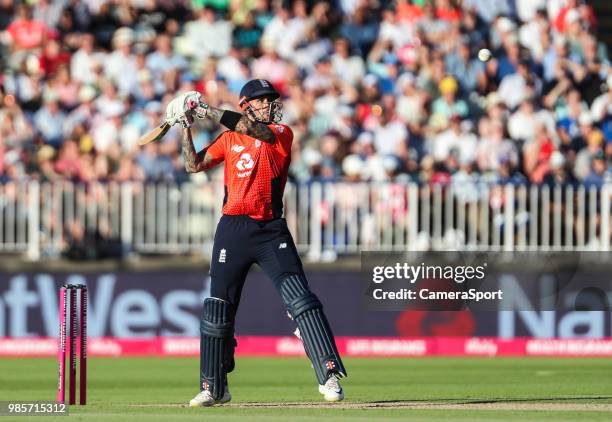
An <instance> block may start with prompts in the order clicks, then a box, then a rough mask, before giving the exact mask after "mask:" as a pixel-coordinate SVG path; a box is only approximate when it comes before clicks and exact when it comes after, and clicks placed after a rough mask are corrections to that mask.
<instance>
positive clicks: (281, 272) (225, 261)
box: [210, 215, 306, 310]
mask: <svg viewBox="0 0 612 422" xmlns="http://www.w3.org/2000/svg"><path fill="white" fill-rule="evenodd" d="M253 264H258V265H259V266H260V267H261V269H262V270H263V271H264V272H265V273H266V274H267V275H268V277H270V279H271V280H272V282H273V283H274V286H275V287H276V289H277V291H278V290H279V286H280V282H281V281H282V280H283V276H285V275H287V274H301V275H302V276H304V279H306V277H305V275H304V270H303V268H302V261H301V260H300V257H299V255H298V253H297V249H296V247H295V244H294V242H293V237H292V236H291V233H290V232H289V229H288V227H287V222H286V220H285V219H284V218H278V219H274V220H268V221H258V220H254V219H252V218H251V217H248V216H245V215H223V216H222V217H221V219H220V220H219V224H218V225H217V230H216V232H215V240H214V245H213V253H212V260H211V264H210V276H211V286H210V295H211V296H212V297H217V298H219V299H223V300H226V301H228V302H230V303H231V304H232V305H234V309H235V310H237V309H238V305H239V303H240V294H241V293H242V288H243V286H244V282H245V279H246V276H247V273H248V272H249V269H250V268H251V266H252V265H253Z"/></svg>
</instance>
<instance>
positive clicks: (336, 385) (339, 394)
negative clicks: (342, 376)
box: [319, 374, 344, 401]
mask: <svg viewBox="0 0 612 422" xmlns="http://www.w3.org/2000/svg"><path fill="white" fill-rule="evenodd" d="M319 393H321V394H323V398H324V399H325V400H327V401H340V400H344V391H343V390H342V386H341V385H340V381H338V376H337V375H336V374H332V375H330V376H329V378H328V379H327V382H326V383H325V385H319Z"/></svg>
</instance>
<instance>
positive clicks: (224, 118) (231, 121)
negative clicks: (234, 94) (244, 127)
mask: <svg viewBox="0 0 612 422" xmlns="http://www.w3.org/2000/svg"><path fill="white" fill-rule="evenodd" d="M241 118H242V114H240V113H236V112H235V111H229V110H225V111H224V112H223V114H222V115H221V119H220V120H219V122H220V123H221V124H222V125H223V126H225V127H226V128H228V129H229V130H235V129H236V125H238V122H239V121H240V119H241Z"/></svg>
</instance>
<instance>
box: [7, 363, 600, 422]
mask: <svg viewBox="0 0 612 422" xmlns="http://www.w3.org/2000/svg"><path fill="white" fill-rule="evenodd" d="M346 366H347V369H348V371H349V374H350V377H349V378H348V379H346V380H345V382H344V387H345V393H346V400H345V401H344V402H342V403H340V404H327V403H324V402H322V401H321V397H320V395H319V393H318V391H317V388H316V382H315V381H314V374H313V372H312V369H311V368H310V367H309V365H307V362H306V360H305V359H301V358H240V359H238V361H237V367H236V371H235V372H234V373H232V374H231V375H230V389H231V392H232V395H233V397H234V399H233V401H232V402H231V404H230V405H224V406H219V407H214V408H197V409H192V408H189V407H186V403H187V402H188V401H189V399H191V398H192V397H193V396H194V394H195V393H196V392H197V391H196V390H197V382H198V381H197V378H198V361H197V359H195V358H129V359H128V358H121V359H114V358H92V359H90V360H89V371H88V377H89V385H88V398H89V404H88V405H87V406H85V407H80V406H73V407H71V409H70V413H71V415H70V420H83V421H102V420H104V421H127V420H129V421H146V422H155V421H179V420H180V421H196V420H197V421H203V420H206V421H209V420H223V421H228V420H237V419H242V420H248V421H258V420H259V421H269V420H277V421H285V420H303V421H315V420H316V421H336V420H355V419H361V420H369V421H384V420H414V421H432V420H444V421H468V420H504V421H506V420H517V421H519V420H520V421H526V420H547V421H578V420H580V421H595V420H612V362H611V361H610V360H608V359H546V358H518V359H509V358H492V359H487V358H456V359H450V358H415V359H372V358H369V359H368V358H366V359H355V358H353V359H346ZM56 385H57V363H56V361H55V359H19V358H15V359H6V358H5V359H1V360H0V400H21V401H26V400H53V399H54V398H55V394H56ZM26 419H29V418H23V417H21V418H9V417H0V422H4V421H8V420H17V421H24V420H26ZM36 420H38V419H36ZM40 420H41V421H42V420H58V421H65V420H66V419H65V418H63V417H45V418H43V419H40Z"/></svg>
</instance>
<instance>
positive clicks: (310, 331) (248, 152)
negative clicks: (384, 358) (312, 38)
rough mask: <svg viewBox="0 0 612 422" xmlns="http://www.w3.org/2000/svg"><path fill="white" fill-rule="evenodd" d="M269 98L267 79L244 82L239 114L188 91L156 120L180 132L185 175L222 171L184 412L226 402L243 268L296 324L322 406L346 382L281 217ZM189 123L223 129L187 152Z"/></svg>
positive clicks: (285, 144)
mask: <svg viewBox="0 0 612 422" xmlns="http://www.w3.org/2000/svg"><path fill="white" fill-rule="evenodd" d="M279 97H280V94H279V93H278V92H277V91H276V90H275V89H274V87H273V86H272V84H271V83H270V82H269V81H267V80H264V79H254V80H251V81H249V82H248V83H246V84H245V85H244V87H243V88H242V90H241V91H240V100H239V104H238V105H239V107H240V109H241V110H242V113H237V112H234V111H230V110H220V109H217V108H215V107H212V106H209V105H208V104H206V102H205V101H204V100H203V99H202V97H201V96H200V93H198V92H195V91H190V92H187V93H184V94H182V95H179V96H178V97H176V98H174V99H173V100H172V101H171V102H170V103H169V104H168V106H167V108H166V121H167V122H168V123H169V124H171V125H174V124H176V123H180V124H181V125H182V126H183V128H184V130H183V139H182V149H183V156H184V159H185V168H186V170H187V171H188V172H190V173H197V172H200V171H206V170H208V169H210V168H212V167H215V166H216V165H218V164H219V163H221V162H222V161H223V162H224V164H225V168H224V179H225V181H224V185H225V197H224V199H223V216H222V217H221V219H220V221H219V224H218V225H217V230H216V233H215V240H214V245H213V252H212V259H211V267H210V277H211V287H210V296H211V297H209V298H207V299H206V300H204V305H203V309H202V319H201V324H200V333H201V334H200V335H201V339H200V385H199V386H200V392H199V393H198V394H197V395H196V396H195V397H194V398H193V399H192V400H191V401H190V402H189V404H190V406H211V405H214V404H218V403H226V402H228V401H230V400H231V395H230V392H229V388H228V383H227V374H228V373H229V372H231V371H232V370H233V369H234V349H235V347H236V340H235V338H234V321H235V315H236V310H237V309H238V305H239V303H240V294H241V292H242V287H243V286H244V282H245V279H246V276H247V273H248V272H249V269H250V268H251V265H253V263H257V264H258V265H259V266H260V267H261V268H262V269H263V271H264V272H265V273H266V274H267V275H268V276H269V277H270V279H271V280H272V281H273V283H274V286H275V288H276V290H277V291H278V292H279V294H280V296H281V299H282V300H283V302H284V304H285V306H286V307H287V311H288V313H289V315H290V317H291V318H292V319H293V320H294V321H295V322H296V323H297V326H298V331H296V333H298V335H299V336H300V337H301V339H302V341H303V344H304V349H305V351H306V354H307V355H308V358H309V359H310V361H311V362H312V366H313V367H314V370H315V374H316V377H317V380H318V383H319V392H320V393H321V394H323V397H324V398H325V400H327V401H340V400H342V399H343V398H344V393H343V390H342V387H341V385H340V383H339V378H341V377H345V376H346V370H345V369H344V365H343V363H342V360H341V359H340V355H339V354H338V349H337V347H336V343H335V340H334V336H333V334H332V331H331V329H330V326H329V323H328V321H327V318H326V317H325V314H324V313H323V306H322V305H321V302H320V301H319V299H318V298H317V296H316V295H315V294H314V293H312V292H311V291H310V288H309V287H308V282H307V280H306V276H305V274H304V269H303V268H302V262H301V260H300V257H299V255H298V253H297V250H296V247H295V244H294V242H293V238H292V236H291V233H290V232H289V229H288V228H287V222H286V221H285V219H284V218H283V217H282V215H283V202H282V200H283V192H284V189H285V183H286V182H287V173H288V169H289V163H290V161H291V144H292V142H293V133H292V131H291V129H290V128H289V127H288V126H286V125H283V124H280V123H279V122H280V119H281V117H282V103H281V102H280V101H279ZM194 118H207V119H211V120H213V121H214V122H216V123H220V124H221V125H223V126H225V127H226V128H227V129H228V130H226V131H225V132H223V133H221V134H220V135H219V136H218V137H217V138H216V139H215V141H214V142H213V143H212V144H210V145H209V146H208V147H206V148H205V149H204V150H203V151H201V152H196V151H195V148H194V146H193V142H192V133H191V124H192V123H193V121H194Z"/></svg>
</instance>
